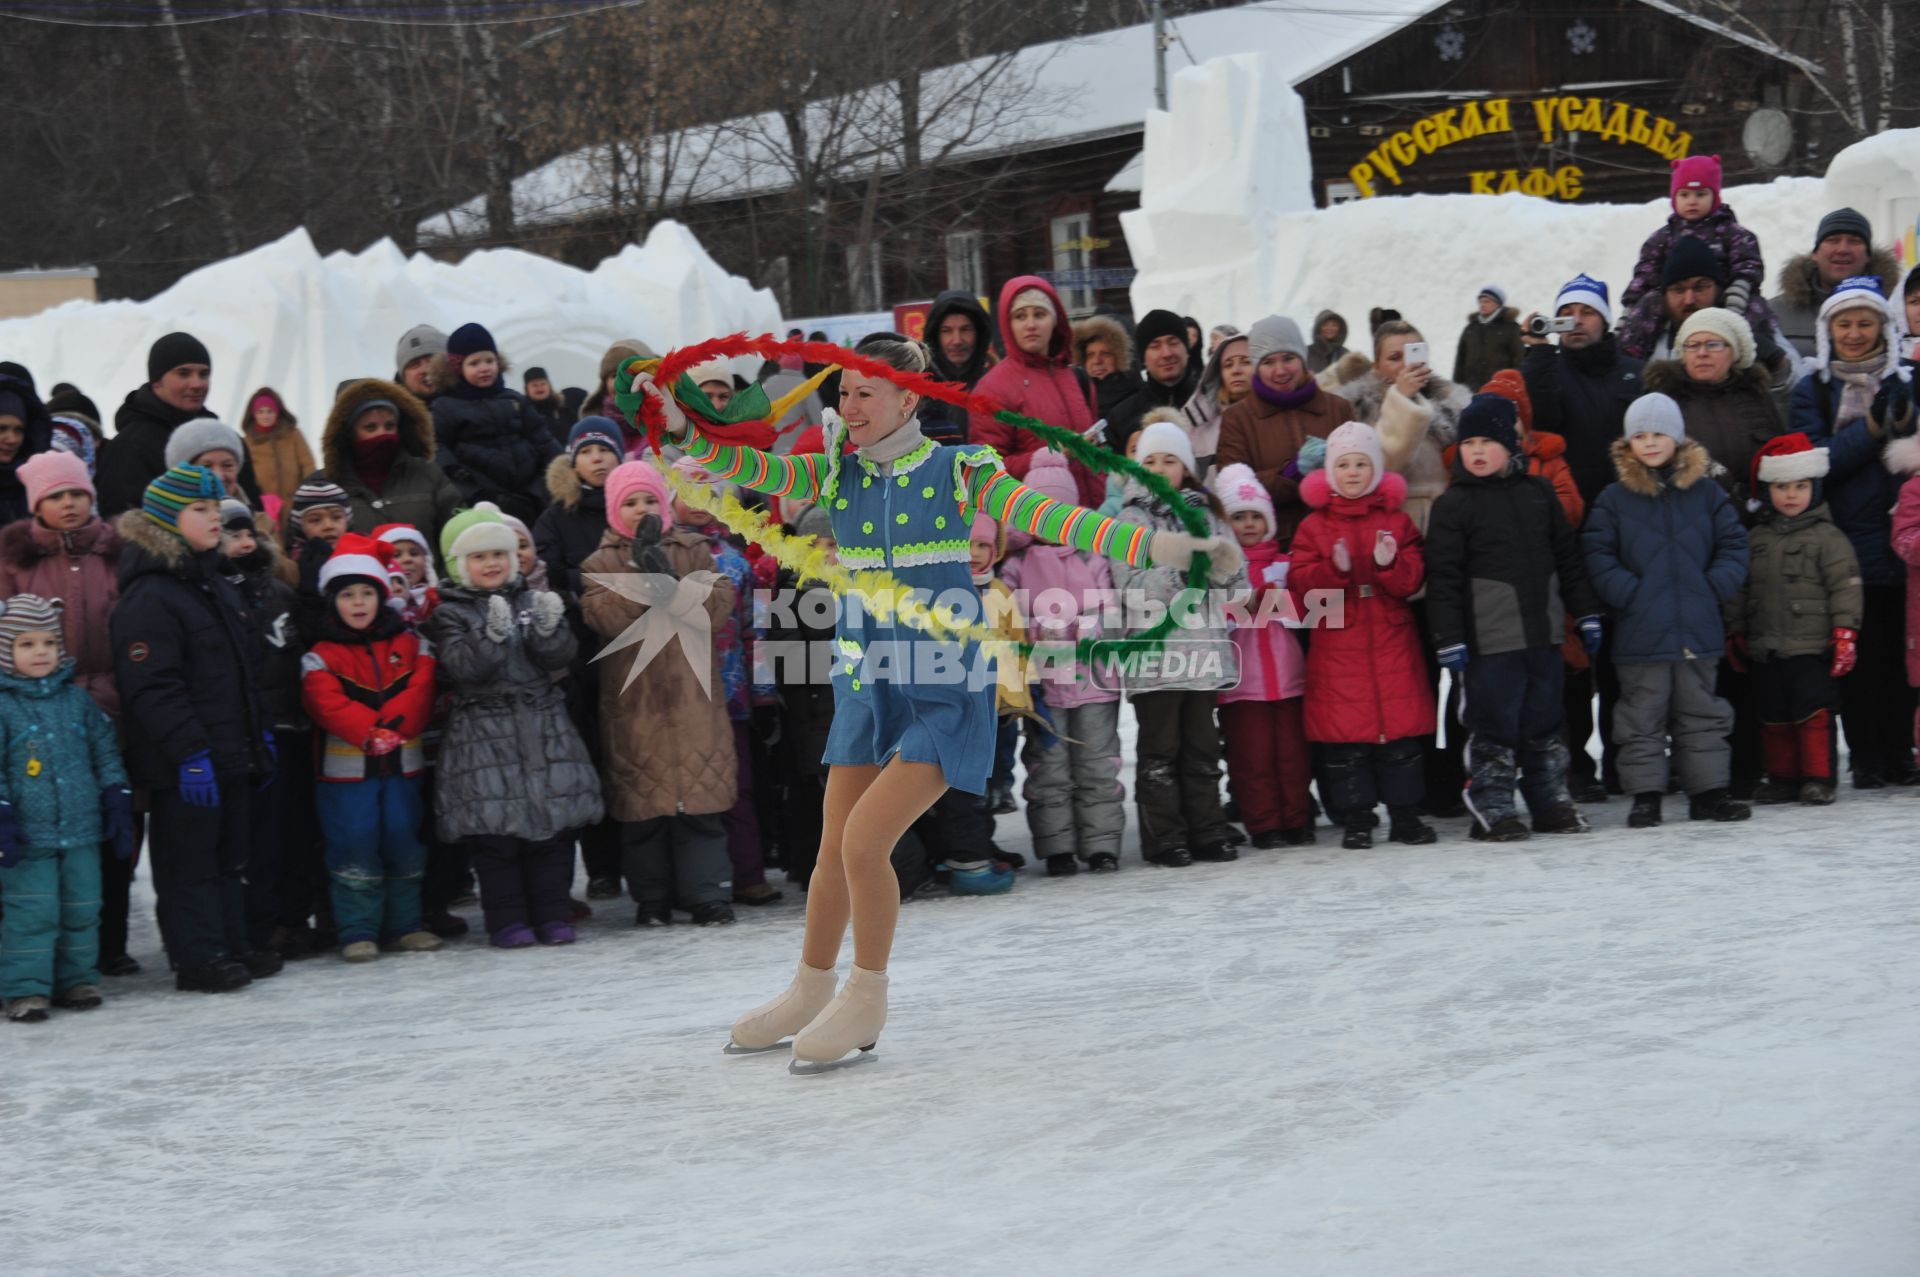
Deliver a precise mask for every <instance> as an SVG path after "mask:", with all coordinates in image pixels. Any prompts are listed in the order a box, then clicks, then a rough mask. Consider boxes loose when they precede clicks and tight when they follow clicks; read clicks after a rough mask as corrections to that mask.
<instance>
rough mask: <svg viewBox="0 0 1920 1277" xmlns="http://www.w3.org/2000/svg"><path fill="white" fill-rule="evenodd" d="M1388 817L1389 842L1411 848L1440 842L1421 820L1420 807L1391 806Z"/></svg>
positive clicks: (1430, 827) (1436, 835)
mask: <svg viewBox="0 0 1920 1277" xmlns="http://www.w3.org/2000/svg"><path fill="white" fill-rule="evenodd" d="M1387 815H1388V816H1389V817H1390V818H1391V819H1390V821H1389V823H1388V825H1387V841H1388V842H1397V843H1405V844H1406V845H1407V846H1409V847H1431V846H1432V845H1433V844H1434V843H1437V842H1439V841H1440V835H1439V834H1437V833H1435V832H1434V831H1433V826H1432V825H1429V824H1428V823H1427V822H1426V821H1424V820H1422V819H1420V809H1419V808H1418V807H1394V806H1389V807H1388V808H1387ZM1308 832H1309V833H1311V832H1312V831H1311V830H1309V831H1308Z"/></svg>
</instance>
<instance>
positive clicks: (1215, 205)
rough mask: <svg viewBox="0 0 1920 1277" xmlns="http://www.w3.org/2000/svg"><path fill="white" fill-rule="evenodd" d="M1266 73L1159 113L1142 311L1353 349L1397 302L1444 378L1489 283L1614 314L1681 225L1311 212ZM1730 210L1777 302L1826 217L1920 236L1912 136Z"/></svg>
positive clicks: (1542, 208)
mask: <svg viewBox="0 0 1920 1277" xmlns="http://www.w3.org/2000/svg"><path fill="white" fill-rule="evenodd" d="M1265 62H1266V58H1265V56H1264V55H1261V54H1238V55H1235V56H1233V57H1229V58H1220V59H1216V60H1214V61H1212V62H1209V63H1206V64H1204V65H1202V66H1198V67H1192V68H1189V69H1187V70H1185V71H1182V72H1180V73H1179V74H1178V75H1177V76H1176V77H1175V78H1174V82H1173V85H1172V92H1171V93H1170V95H1169V106H1170V110H1168V111H1166V112H1159V111H1156V112H1152V113H1150V114H1149V116H1148V118H1147V130H1146V176H1145V183H1144V189H1143V190H1142V191H1141V196H1140V207H1139V209H1137V210H1135V211H1133V212H1129V213H1125V214H1123V215H1122V216H1121V219H1120V220H1121V226H1122V227H1123V229H1124V230H1125V232H1126V236H1127V246H1128V248H1129V249H1130V250H1131V251H1132V253H1133V259H1134V263H1135V265H1136V266H1138V268H1139V271H1140V274H1139V276H1138V277H1137V278H1136V279H1135V280H1134V284H1133V309H1134V313H1135V314H1136V315H1139V314H1145V313H1146V312H1147V311H1148V310H1151V309H1153V308H1155V307H1163V308H1165V309H1167V310H1171V311H1173V312H1174V313H1175V314H1180V315H1192V316H1194V317H1195V318H1196V319H1198V320H1199V321H1200V322H1201V324H1202V325H1206V326H1211V325H1213V324H1216V323H1221V322H1227V323H1233V324H1238V325H1239V326H1240V327H1241V328H1245V327H1246V326H1247V325H1249V324H1250V323H1252V322H1253V321H1254V320H1256V319H1258V318H1260V317H1261V316H1263V315H1268V314H1273V313H1275V312H1278V313H1280V314H1283V315H1288V316H1291V317H1292V318H1293V319H1294V320H1296V321H1298V323H1299V324H1300V328H1301V331H1302V332H1307V330H1308V327H1309V325H1310V323H1311V321H1312V319H1313V316H1314V315H1315V313H1316V312H1318V311H1320V310H1325V309H1331V310H1336V311H1338V312H1340V314H1342V315H1343V316H1345V317H1346V320H1347V323H1348V325H1349V328H1350V333H1349V336H1348V344H1349V345H1350V346H1354V347H1355V348H1356V349H1357V348H1359V347H1361V346H1363V345H1364V344H1365V342H1366V331H1367V323H1366V317H1367V312H1368V310H1370V309H1371V308H1372V307H1375V306H1389V307H1392V308H1393V309H1395V310H1398V311H1400V312H1401V313H1402V314H1403V315H1404V316H1405V317H1406V318H1407V319H1408V320H1409V321H1411V322H1412V323H1414V324H1415V325H1417V326H1418V327H1419V328H1420V329H1421V331H1422V333H1423V334H1424V335H1425V336H1426V338H1427V340H1428V341H1429V342H1430V343H1431V344H1432V345H1433V348H1434V360H1435V367H1437V368H1438V369H1439V370H1440V371H1442V372H1443V373H1444V372H1450V371H1451V369H1452V367H1453V356H1454V347H1455V345H1456V343H1457V340H1458V337H1459V334H1460V330H1461V328H1462V327H1463V326H1464V325H1465V323H1466V320H1467V314H1468V312H1469V311H1470V310H1471V309H1472V308H1473V303H1474V295H1475V294H1476V293H1477V292H1478V291H1479V290H1480V289H1481V287H1483V286H1484V285H1487V284H1498V285H1500V286H1501V287H1502V288H1504V289H1505V290H1506V292H1507V298H1508V301H1509V303H1510V304H1512V305H1514V306H1517V307H1518V308H1519V309H1520V311H1521V313H1522V314H1525V313H1526V312H1527V311H1528V310H1531V309H1534V308H1539V309H1542V310H1544V309H1546V308H1548V307H1549V306H1551V304H1552V302H1553V299H1554V296H1555V294H1557V293H1558V292H1559V290H1560V286H1561V285H1562V284H1564V283H1565V282H1566V281H1567V280H1569V279H1571V278H1572V277H1573V276H1574V275H1575V274H1578V273H1581V272H1584V273H1586V274H1589V275H1592V276H1595V277H1596V278H1599V279H1604V280H1606V281H1607V284H1608V286H1609V287H1610V288H1611V289H1612V292H1613V298H1614V303H1615V307H1614V313H1615V318H1616V320H1618V319H1619V318H1621V317H1622V308H1621V307H1620V305H1619V299H1620V294H1621V293H1622V291H1624V289H1625V288H1626V285H1627V283H1628V282H1629V281H1630V280H1631V279H1632V277H1633V266H1634V262H1635V260H1636V258H1637V257H1638V255H1639V251H1640V244H1641V242H1642V241H1643V240H1645V239H1646V237H1647V236H1648V235H1649V234H1651V233H1652V232H1653V231H1654V229H1655V228H1657V227H1658V226H1659V225H1660V224H1661V223H1662V222H1663V221H1664V220H1665V218H1666V217H1667V215H1668V213H1669V212H1670V211H1671V210H1670V208H1669V206H1668V204H1667V202H1666V201H1665V200H1654V201H1650V202H1648V203H1646V204H1638V205H1633V204H1558V203H1554V202H1551V201H1548V200H1543V199H1535V198H1532V197H1529V196H1525V195H1499V196H1489V195H1411V196H1397V197H1383V198H1379V199H1371V200H1356V201H1354V202H1352V203H1348V204H1341V205H1337V206H1335V207H1333V208H1328V209H1315V208H1313V207H1312V199H1311V195H1310V191H1311V186H1310V180H1311V165H1310V162H1309V159H1308V155H1307V146H1306V129H1305V124H1304V115H1303V113H1302V110H1301V107H1300V99H1299V95H1298V94H1296V93H1295V92H1294V91H1293V89H1292V88H1290V87H1289V86H1288V85H1287V84H1286V83H1285V81H1284V78H1283V77H1280V76H1274V75H1268V74H1267V73H1266V68H1265V65H1264V64H1265ZM1723 196H1724V198H1725V199H1726V202H1727V203H1728V204H1730V205H1732V206H1733V209H1734V211H1735V212H1736V213H1737V214H1738V215H1739V218H1740V220H1741V221H1742V222H1743V223H1744V224H1746V225H1747V226H1748V227H1750V228H1751V229H1752V230H1753V231H1754V232H1755V234H1757V235H1758V236H1759V237H1760V245H1761V249H1762V251H1763V252H1764V253H1765V255H1766V263H1767V283H1768V291H1769V292H1771V291H1772V289H1773V285H1774V281H1775V279H1776V278H1777V274H1778V271H1779V268H1780V266H1781V265H1782V264H1783V263H1784V262H1785V261H1786V259H1787V258H1789V257H1791V256H1792V255H1794V254H1796V253H1801V252H1805V251H1807V250H1808V249H1809V248H1811V247H1812V239H1813V231H1814V227H1815V226H1816V225H1818V223H1819V220H1820V217H1821V215H1822V214H1823V213H1825V212H1827V211H1828V210H1829V209H1832V208H1837V207H1839V206H1841V205H1843V204H1851V205H1852V206H1853V207H1855V208H1858V209H1859V210H1860V211H1861V212H1863V213H1865V214H1867V216H1868V217H1870V218H1872V219H1873V221H1874V238H1875V241H1876V242H1877V243H1894V242H1896V241H1897V240H1898V239H1899V238H1901V237H1903V236H1904V235H1905V234H1906V232H1908V231H1910V230H1911V229H1912V223H1913V221H1914V217H1915V213H1916V211H1920V209H1916V201H1917V200H1920V130H1916V129H1908V130H1897V131H1893V132H1889V133H1883V134H1881V135H1879V136H1878V137H1875V138H1871V139H1869V140H1867V141H1864V142H1861V143H1858V144H1856V145H1855V146H1852V147H1849V148H1848V149H1847V150H1845V151H1843V152H1841V153H1840V154H1839V155H1838V156H1836V157H1835V158H1834V161H1833V164H1832V165H1831V166H1830V168H1829V171H1828V176H1827V178H1826V179H1825V180H1822V179H1820V178H1805V177H1803V178H1780V179H1778V180H1776V181H1774V182H1772V183H1770V184H1767V185H1763V186H1736V187H1731V188H1729V189H1727V190H1726V191H1725V192H1723ZM1907 265H1909V266H1911V265H1912V263H1911V262H1908V263H1907ZM1307 336H1308V340H1312V334H1311V333H1310V332H1307Z"/></svg>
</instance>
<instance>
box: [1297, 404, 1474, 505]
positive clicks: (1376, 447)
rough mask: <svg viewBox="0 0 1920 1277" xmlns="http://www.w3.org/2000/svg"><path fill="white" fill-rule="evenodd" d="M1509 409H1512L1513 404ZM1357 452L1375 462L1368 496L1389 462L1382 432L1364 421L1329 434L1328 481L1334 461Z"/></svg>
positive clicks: (1382, 475)
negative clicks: (1385, 452) (1382, 448)
mask: <svg viewBox="0 0 1920 1277" xmlns="http://www.w3.org/2000/svg"><path fill="white" fill-rule="evenodd" d="M1503 402H1504V401H1503ZM1508 409H1509V411H1511V409H1512V405H1511V404H1509V405H1508ZM1462 424H1463V425H1464V424H1465V423H1464V422H1462ZM1462 437H1463V438H1464V437H1465V436H1462ZM1355 452H1357V453H1359V454H1361V455H1362V456H1364V457H1365V458H1366V459H1367V460H1369V461H1371V462H1373V478H1372V479H1371V480H1369V481H1368V483H1367V487H1366V491H1365V492H1362V493H1361V494H1360V495H1361V496H1366V495H1368V494H1369V493H1371V492H1372V491H1373V490H1374V489H1375V488H1377V487H1379V486H1380V481H1381V480H1382V479H1384V478H1386V477H1387V462H1386V458H1385V456H1384V455H1383V454H1382V453H1381V451H1380V432H1379V431H1377V430H1375V429H1374V428H1373V427H1372V426H1370V425H1368V424H1367V423H1366V422H1364V421H1349V422H1347V423H1346V424H1345V425H1343V426H1339V427H1337V428H1336V429H1335V430H1334V432H1333V433H1332V434H1330V435H1328V436H1327V464H1326V470H1327V481H1328V482H1332V481H1333V463H1334V462H1336V461H1338V460H1340V458H1342V457H1344V456H1347V455H1349V454H1351V453H1355Z"/></svg>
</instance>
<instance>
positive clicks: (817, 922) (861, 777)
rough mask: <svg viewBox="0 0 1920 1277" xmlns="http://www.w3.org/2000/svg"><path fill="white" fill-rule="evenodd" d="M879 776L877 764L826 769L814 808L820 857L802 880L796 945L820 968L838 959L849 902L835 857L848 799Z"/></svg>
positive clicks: (857, 795) (850, 805)
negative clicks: (801, 938) (802, 928)
mask: <svg viewBox="0 0 1920 1277" xmlns="http://www.w3.org/2000/svg"><path fill="white" fill-rule="evenodd" d="M879 775H880V769H879V768H878V767H844V766H834V767H829V768H828V769H827V796H826V801H825V803H824V804H822V807H821V812H820V858H819V860H818V861H817V862H816V863H815V865H814V869H813V877H812V879H811V880H810V881H809V882H808V884H807V937H806V940H805V942H804V943H803V944H802V946H801V949H800V960H801V961H802V962H805V963H806V964H807V965H808V966H810V967H815V968H817V969H819V970H821V971H831V970H833V968H834V965H835V964H836V963H837V962H839V961H840V941H841V940H842V939H843V938H844V937H845V936H846V934H847V917H848V914H849V905H848V900H847V874H846V870H845V868H844V867H843V866H842V864H841V860H840V840H841V836H842V835H843V834H844V833H845V831H846V827H847V817H848V816H849V815H850V814H851V813H852V811H853V806H854V804H855V803H857V802H859V801H860V796H861V795H862V794H864V793H866V792H867V789H868V787H869V786H871V785H872V784H873V782H874V781H875V780H876V779H877V778H878V777H879ZM896 894H897V889H896Z"/></svg>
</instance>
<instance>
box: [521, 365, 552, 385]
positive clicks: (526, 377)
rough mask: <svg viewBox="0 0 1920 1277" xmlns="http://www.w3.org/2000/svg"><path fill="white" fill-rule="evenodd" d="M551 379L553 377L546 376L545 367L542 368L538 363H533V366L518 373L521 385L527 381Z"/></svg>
mask: <svg viewBox="0 0 1920 1277" xmlns="http://www.w3.org/2000/svg"><path fill="white" fill-rule="evenodd" d="M552 380H553V378H551V377H549V376H547V370H546V369H545V368H542V367H541V366H540V365H539V364H535V365H534V366H533V367H531V368H529V369H527V370H526V371H525V372H523V373H521V374H520V384H521V385H523V386H524V385H527V384H528V383H529V382H535V381H552Z"/></svg>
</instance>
